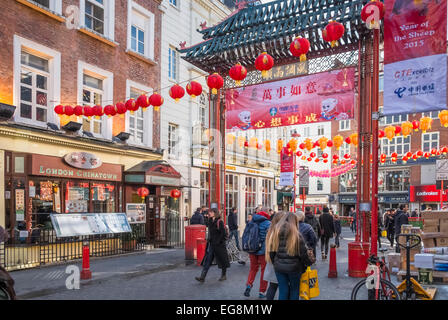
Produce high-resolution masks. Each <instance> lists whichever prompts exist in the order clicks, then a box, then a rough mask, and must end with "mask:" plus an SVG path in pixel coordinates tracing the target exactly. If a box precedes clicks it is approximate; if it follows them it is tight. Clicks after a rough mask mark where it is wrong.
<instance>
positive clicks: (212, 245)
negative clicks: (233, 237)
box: [195, 209, 230, 282]
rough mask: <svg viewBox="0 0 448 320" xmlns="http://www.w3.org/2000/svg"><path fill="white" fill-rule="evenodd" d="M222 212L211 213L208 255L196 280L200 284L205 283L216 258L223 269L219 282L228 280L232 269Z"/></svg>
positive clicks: (219, 266)
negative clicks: (227, 272)
mask: <svg viewBox="0 0 448 320" xmlns="http://www.w3.org/2000/svg"><path fill="white" fill-rule="evenodd" d="M221 214H222V211H221V212H220V211H218V210H217V209H212V210H210V211H209V213H208V215H209V218H208V219H209V226H208V240H207V247H206V254H205V257H204V259H203V260H202V262H201V265H202V266H203V268H202V272H201V276H200V277H196V278H195V279H196V280H197V281H199V282H204V280H205V277H206V275H207V272H208V270H209V268H210V266H211V265H212V262H213V260H214V259H215V258H216V262H217V263H218V268H220V269H221V277H220V278H219V281H224V280H226V279H227V277H226V271H227V268H230V262H229V256H228V254H227V248H226V229H225V225H224V221H223V220H222V219H221Z"/></svg>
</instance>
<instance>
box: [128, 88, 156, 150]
mask: <svg viewBox="0 0 448 320" xmlns="http://www.w3.org/2000/svg"><path fill="white" fill-rule="evenodd" d="M131 88H134V89H136V90H138V91H140V92H142V93H143V92H145V93H146V95H149V93H150V92H152V91H153V88H151V87H148V86H145V85H143V84H141V83H138V82H135V81H131V80H126V100H127V99H130V97H131ZM152 122H153V114H152V108H148V109H147V110H146V111H144V112H143V143H140V142H138V141H135V139H133V138H132V136H131V137H129V140H128V143H130V144H135V145H140V146H141V145H144V146H146V147H152V145H153V141H152V138H153V136H152V135H149V134H148V132H153V123H152ZM125 128H126V132H129V128H130V114H129V112H126V120H125ZM131 138H132V139H131Z"/></svg>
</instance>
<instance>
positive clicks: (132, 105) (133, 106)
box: [125, 98, 138, 114]
mask: <svg viewBox="0 0 448 320" xmlns="http://www.w3.org/2000/svg"><path fill="white" fill-rule="evenodd" d="M125 106H126V109H127V110H128V111H129V112H130V113H131V114H134V112H135V111H137V110H138V104H137V102H136V101H135V99H134V98H131V99H129V100H128V101H126V104H125Z"/></svg>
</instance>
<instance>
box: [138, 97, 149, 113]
mask: <svg viewBox="0 0 448 320" xmlns="http://www.w3.org/2000/svg"><path fill="white" fill-rule="evenodd" d="M137 105H138V106H139V107H140V108H142V110H143V111H146V108H148V107H149V105H150V103H149V97H148V96H146V95H144V94H142V95H141V96H140V97H138V98H137Z"/></svg>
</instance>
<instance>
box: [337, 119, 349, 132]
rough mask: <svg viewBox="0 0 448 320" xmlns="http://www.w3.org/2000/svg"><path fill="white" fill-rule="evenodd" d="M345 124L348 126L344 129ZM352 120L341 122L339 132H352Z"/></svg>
mask: <svg viewBox="0 0 448 320" xmlns="http://www.w3.org/2000/svg"><path fill="white" fill-rule="evenodd" d="M343 123H345V124H346V126H345V127H344V128H343V126H342V124H343ZM350 128H351V124H350V120H349V119H347V120H339V131H350V130H351V129H350Z"/></svg>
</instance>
